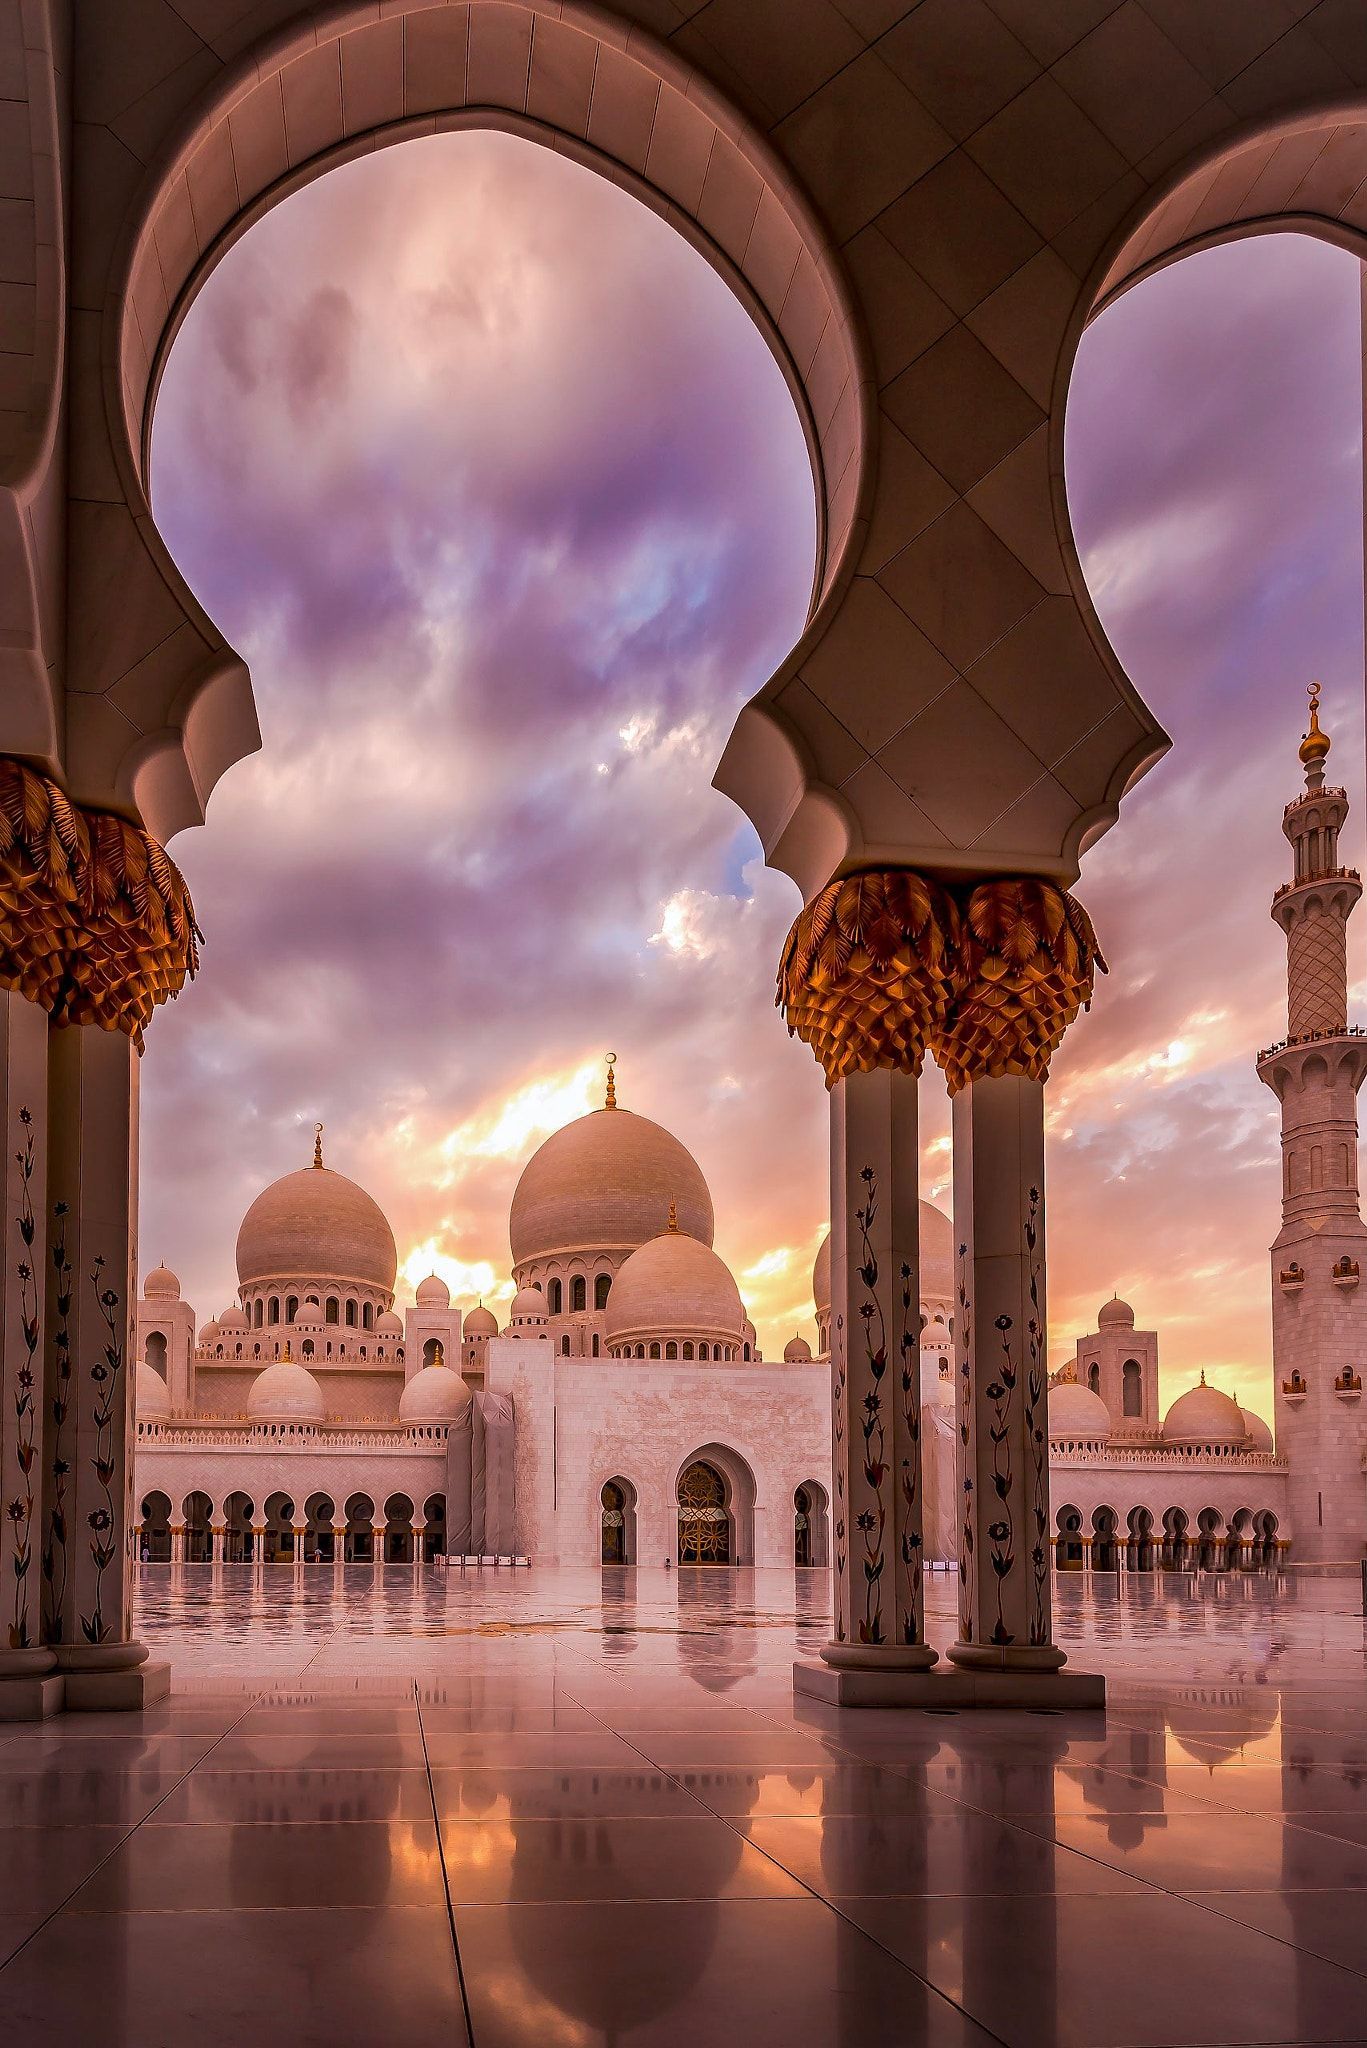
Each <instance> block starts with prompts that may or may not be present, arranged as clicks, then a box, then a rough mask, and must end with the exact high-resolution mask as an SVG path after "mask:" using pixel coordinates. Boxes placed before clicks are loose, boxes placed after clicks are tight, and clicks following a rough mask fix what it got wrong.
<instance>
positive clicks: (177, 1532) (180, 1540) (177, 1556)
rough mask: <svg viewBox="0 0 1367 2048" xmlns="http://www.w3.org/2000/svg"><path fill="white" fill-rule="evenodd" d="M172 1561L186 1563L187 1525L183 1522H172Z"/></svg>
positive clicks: (173, 1562)
mask: <svg viewBox="0 0 1367 2048" xmlns="http://www.w3.org/2000/svg"><path fill="white" fill-rule="evenodd" d="M171 1562H172V1564H184V1562H185V1526H184V1524H183V1523H181V1524H177V1523H175V1522H173V1523H172V1524H171Z"/></svg>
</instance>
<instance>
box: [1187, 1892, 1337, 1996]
mask: <svg viewBox="0 0 1367 2048" xmlns="http://www.w3.org/2000/svg"><path fill="white" fill-rule="evenodd" d="M1330 1889H1332V1890H1334V1891H1357V1890H1359V1889H1360V1887H1359V1886H1356V1885H1334V1886H1332V1887H1330ZM1262 1891H1263V1892H1264V1893H1267V1892H1270V1893H1271V1895H1272V1896H1273V1897H1274V1898H1284V1897H1285V1896H1286V1887H1285V1886H1284V1885H1278V1886H1267V1885H1264V1886H1263V1887H1262ZM1176 1896H1177V1897H1178V1898H1180V1899H1181V1900H1182V1901H1183V1903H1184V1904H1185V1905H1189V1906H1195V1907H1196V1908H1197V1910H1198V1912H1203V1913H1213V1914H1214V1916H1215V1918H1216V1919H1217V1920H1223V1921H1224V1922H1225V1924H1226V1925H1227V1926H1230V1927H1240V1928H1242V1929H1243V1931H1244V1933H1245V1934H1260V1935H1261V1936H1262V1937H1263V1939H1264V1940H1265V1941H1275V1942H1276V1943H1277V1945H1278V1947H1280V1948H1288V1949H1290V1950H1291V1953H1292V1954H1293V1955H1297V1956H1308V1957H1309V1959H1310V1960H1311V1961H1312V1962H1315V1963H1324V1964H1326V1965H1327V1967H1328V1968H1329V1969H1331V1970H1342V1971H1344V1972H1345V1974H1346V1975H1348V1976H1350V1977H1360V1978H1362V1979H1363V1980H1364V1981H1367V1959H1364V1962H1363V1964H1362V1967H1361V1968H1358V1966H1357V1965H1356V1964H1354V1963H1341V1962H1339V1961H1338V1960H1337V1959H1336V1958H1335V1957H1333V1956H1322V1955H1321V1954H1320V1953H1319V1951H1318V1949H1313V1948H1304V1947H1302V1945H1301V1943H1300V1942H1298V1941H1291V1940H1289V1939H1288V1938H1287V1936H1286V1935H1284V1934H1274V1933H1273V1932H1272V1930H1271V1929H1270V1928H1267V1927H1253V1926H1250V1924H1249V1922H1248V1921H1247V1920H1240V1919H1239V1918H1238V1916H1237V1915H1236V1914H1234V1913H1229V1912H1226V1911H1224V1910H1223V1909H1222V1908H1221V1907H1220V1906H1218V1905H1216V1904H1213V1903H1211V1902H1212V1901H1214V1900H1217V1899H1224V1898H1242V1897H1243V1896H1245V1894H1243V1893H1242V1892H1202V1891H1191V1892H1179V1893H1177V1895H1176ZM1306 1896H1307V1897H1310V1898H1314V1897H1317V1896H1318V1894H1317V1893H1314V1892H1310V1893H1307V1894H1306ZM1364 1903H1367V1895H1364Z"/></svg>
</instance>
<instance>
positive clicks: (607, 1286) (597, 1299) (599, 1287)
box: [593, 1273, 612, 1309]
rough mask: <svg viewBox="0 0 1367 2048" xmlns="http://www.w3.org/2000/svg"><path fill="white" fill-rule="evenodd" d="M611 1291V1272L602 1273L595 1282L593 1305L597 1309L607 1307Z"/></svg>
mask: <svg viewBox="0 0 1367 2048" xmlns="http://www.w3.org/2000/svg"><path fill="white" fill-rule="evenodd" d="M611 1292H612V1275H611V1273H600V1274H599V1275H598V1276H597V1278H596V1279H595V1281H594V1283H593V1305H594V1307H595V1309H605V1308H606V1307H607V1305H608V1296H609V1294H611Z"/></svg>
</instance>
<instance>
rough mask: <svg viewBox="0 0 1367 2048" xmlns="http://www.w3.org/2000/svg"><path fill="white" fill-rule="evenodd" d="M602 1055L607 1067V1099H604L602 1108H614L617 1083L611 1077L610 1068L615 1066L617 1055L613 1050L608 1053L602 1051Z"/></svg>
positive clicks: (615, 1105)
mask: <svg viewBox="0 0 1367 2048" xmlns="http://www.w3.org/2000/svg"><path fill="white" fill-rule="evenodd" d="M603 1057H604V1059H605V1060H606V1061H607V1067H608V1092H607V1099H606V1101H605V1102H604V1104H603V1107H604V1109H616V1107H617V1083H616V1080H615V1079H614V1077H613V1072H612V1070H613V1068H614V1067H615V1066H616V1064H617V1055H616V1053H615V1052H609V1053H604V1055H603Z"/></svg>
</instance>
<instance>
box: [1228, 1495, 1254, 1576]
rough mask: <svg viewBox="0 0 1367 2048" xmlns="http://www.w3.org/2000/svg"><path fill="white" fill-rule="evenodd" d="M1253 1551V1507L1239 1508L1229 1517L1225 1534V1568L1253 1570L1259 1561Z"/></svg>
mask: <svg viewBox="0 0 1367 2048" xmlns="http://www.w3.org/2000/svg"><path fill="white" fill-rule="evenodd" d="M1253 1552H1254V1542H1253V1511H1252V1509H1251V1508H1239V1509H1237V1510H1236V1512H1235V1513H1234V1514H1232V1515H1231V1516H1230V1518H1229V1528H1228V1531H1227V1533H1226V1536H1225V1570H1226V1571H1230V1572H1242V1571H1251V1570H1252V1569H1253V1567H1254V1565H1255V1564H1256V1562H1257V1560H1256V1558H1255V1557H1254V1554H1253Z"/></svg>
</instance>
